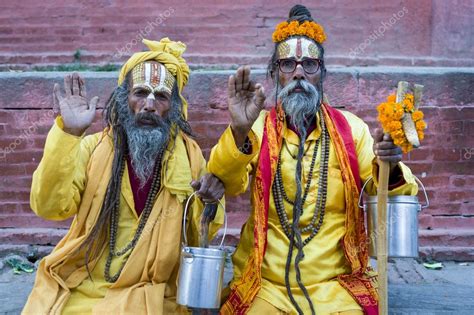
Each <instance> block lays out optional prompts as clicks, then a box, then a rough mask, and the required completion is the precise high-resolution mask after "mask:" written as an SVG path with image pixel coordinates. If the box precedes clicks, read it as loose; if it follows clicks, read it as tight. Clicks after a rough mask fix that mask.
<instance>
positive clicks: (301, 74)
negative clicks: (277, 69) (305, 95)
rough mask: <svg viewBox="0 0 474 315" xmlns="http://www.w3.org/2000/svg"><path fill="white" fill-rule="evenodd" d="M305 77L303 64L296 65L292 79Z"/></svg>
mask: <svg viewBox="0 0 474 315" xmlns="http://www.w3.org/2000/svg"><path fill="white" fill-rule="evenodd" d="M304 79H305V73H304V69H303V66H302V65H301V64H298V65H297V66H296V69H295V72H294V73H293V80H304Z"/></svg>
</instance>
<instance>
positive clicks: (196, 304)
mask: <svg viewBox="0 0 474 315" xmlns="http://www.w3.org/2000/svg"><path fill="white" fill-rule="evenodd" d="M195 194H196V193H193V194H192V195H191V196H190V197H189V199H188V201H187V202H186V206H185V209H184V217H183V238H184V243H183V247H182V249H181V266H180V270H179V280H178V295H177V298H176V302H177V303H178V304H180V305H183V306H187V307H188V308H193V309H218V308H220V304H221V291H222V286H223V281H224V263H225V258H226V252H225V251H224V250H223V246H222V245H223V243H224V239H225V236H226V233H227V215H226V213H225V210H224V235H223V236H222V241H221V243H220V245H219V247H218V248H202V247H188V246H187V244H188V240H187V238H186V214H187V210H188V205H189V201H190V200H191V198H192V197H193V196H194V195H195ZM221 206H223V205H222V203H221Z"/></svg>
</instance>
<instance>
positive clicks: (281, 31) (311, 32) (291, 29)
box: [272, 21, 326, 44]
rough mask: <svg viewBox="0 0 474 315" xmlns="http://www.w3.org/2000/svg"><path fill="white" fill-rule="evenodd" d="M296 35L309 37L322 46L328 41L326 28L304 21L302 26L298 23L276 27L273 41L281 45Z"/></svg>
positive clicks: (281, 24) (286, 23)
mask: <svg viewBox="0 0 474 315" xmlns="http://www.w3.org/2000/svg"><path fill="white" fill-rule="evenodd" d="M296 35H300V36H306V37H309V38H311V39H313V40H315V41H316V42H318V43H320V44H322V43H323V42H324V41H325V40H326V34H325V33H324V28H323V27H322V26H321V25H319V24H318V23H315V22H312V21H304V22H303V23H301V24H300V23H299V22H298V21H291V22H290V23H288V22H286V21H285V22H281V23H280V24H278V25H277V26H276V28H275V31H274V32H273V35H272V39H273V42H274V43H279V42H281V41H284V40H285V39H287V38H288V37H290V36H296Z"/></svg>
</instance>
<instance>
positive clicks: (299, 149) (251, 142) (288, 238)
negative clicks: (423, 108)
mask: <svg viewBox="0 0 474 315" xmlns="http://www.w3.org/2000/svg"><path fill="white" fill-rule="evenodd" d="M325 40H326V35H325V32H324V29H323V27H322V26H321V25H319V24H318V23H316V22H315V20H314V19H313V18H312V17H311V14H310V12H309V11H308V9H307V8H306V7H304V6H301V5H296V6H294V7H293V8H292V9H291V10H290V13H289V18H288V20H286V21H284V22H283V23H281V24H279V25H278V26H277V27H276V30H275V32H274V33H273V41H274V42H275V49H274V52H273V55H272V57H271V61H270V63H269V65H268V73H269V75H270V76H271V78H272V80H273V83H274V88H273V93H272V94H271V95H272V96H271V97H269V98H268V99H267V98H266V96H265V92H264V89H263V87H262V85H261V84H259V83H256V82H254V81H252V80H251V75H250V69H249V68H248V67H240V68H239V69H238V70H237V72H236V74H234V75H231V76H230V77H229V81H228V105H229V112H230V115H231V122H230V125H229V127H228V128H227V129H226V130H225V131H224V133H223V134H222V136H221V138H220V139H219V142H218V143H217V145H216V146H215V147H214V148H213V150H212V152H211V156H210V161H209V163H208V169H209V171H210V172H211V173H213V174H215V175H216V176H217V177H218V178H219V179H220V180H221V181H222V182H223V183H224V185H225V189H226V193H227V194H228V195H239V194H241V193H243V192H244V191H245V190H246V189H247V187H248V186H249V181H250V178H251V179H252V182H251V201H252V211H251V214H250V217H249V219H248V221H247V222H246V224H245V225H244V226H243V228H242V232H241V236H240V243H239V245H238V247H237V249H236V252H235V254H234V256H233V263H234V278H233V280H232V282H231V284H230V288H229V292H228V296H227V299H226V301H225V303H224V305H223V306H222V309H221V313H222V314H280V313H285V314H286V313H289V314H295V313H299V314H315V313H317V314H333V313H335V314H362V313H366V314H377V312H378V305H377V304H378V294H377V290H376V286H375V283H374V282H375V280H376V274H375V273H374V272H373V270H372V269H371V268H370V266H369V257H368V238H367V235H366V231H365V226H364V213H363V211H362V210H361V209H360V208H358V206H357V201H358V198H359V195H360V194H361V182H363V181H365V180H366V179H367V178H369V177H370V176H373V178H375V179H376V178H377V175H378V171H379V165H378V161H385V162H386V163H388V165H389V173H390V179H389V183H390V186H389V194H390V195H397V194H406V195H414V194H416V193H417V190H418V187H417V185H416V183H415V180H414V177H413V175H412V174H411V172H410V170H409V168H408V167H406V166H405V165H404V164H403V163H401V162H400V161H401V159H402V148H401V147H400V146H402V147H403V143H402V142H401V141H399V139H398V138H397V137H395V139H397V143H394V140H393V139H392V137H391V136H390V134H389V133H385V134H383V133H382V131H380V132H378V133H376V136H375V141H374V139H373V138H372V137H371V135H370V132H369V128H368V126H367V125H366V124H365V123H364V122H363V121H362V120H361V119H360V118H358V117H356V116H355V115H353V114H351V113H349V112H347V111H341V110H337V109H335V108H333V107H331V106H330V105H329V103H328V101H327V99H326V98H325V97H324V95H323V92H324V89H323V87H324V82H325V79H326V68H325V62H324V47H323V42H324V41H325ZM266 99H267V103H268V105H269V107H270V110H269V111H267V110H264V103H265V100H266ZM387 113H388V112H387ZM387 115H388V114H387ZM390 115H392V113H390ZM413 115H415V116H419V114H415V113H414V114H413ZM387 117H388V116H387ZM390 117H391V116H390ZM386 119H389V118H386ZM419 125H420V126H421V124H419ZM395 127H397V128H398V125H397V126H395V124H393V126H391V128H393V129H394V131H396V130H397V128H395ZM376 186H377V180H375V183H371V184H369V185H368V190H367V192H368V193H369V194H375V192H376V188H377V187H376Z"/></svg>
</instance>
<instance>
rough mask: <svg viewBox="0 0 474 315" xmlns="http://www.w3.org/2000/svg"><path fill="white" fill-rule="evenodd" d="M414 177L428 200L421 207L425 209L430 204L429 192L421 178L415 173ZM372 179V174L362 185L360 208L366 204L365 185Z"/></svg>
mask: <svg viewBox="0 0 474 315" xmlns="http://www.w3.org/2000/svg"><path fill="white" fill-rule="evenodd" d="M413 177H415V180H416V181H417V182H418V184H420V185H421V188H423V194H424V195H425V200H426V203H425V204H424V205H421V209H425V208H428V207H429V206H430V201H429V199H428V194H427V193H426V188H425V185H423V183H422V182H421V180H420V179H419V178H418V177H416V176H415V175H413ZM371 180H372V176H369V177H368V178H367V180H366V181H365V183H364V185H363V186H362V189H361V191H360V195H359V202H358V205H359V208H361V209H363V208H364V206H363V205H362V196H363V193H364V189H365V186H367V184H368V183H369V182H370V181H371Z"/></svg>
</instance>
